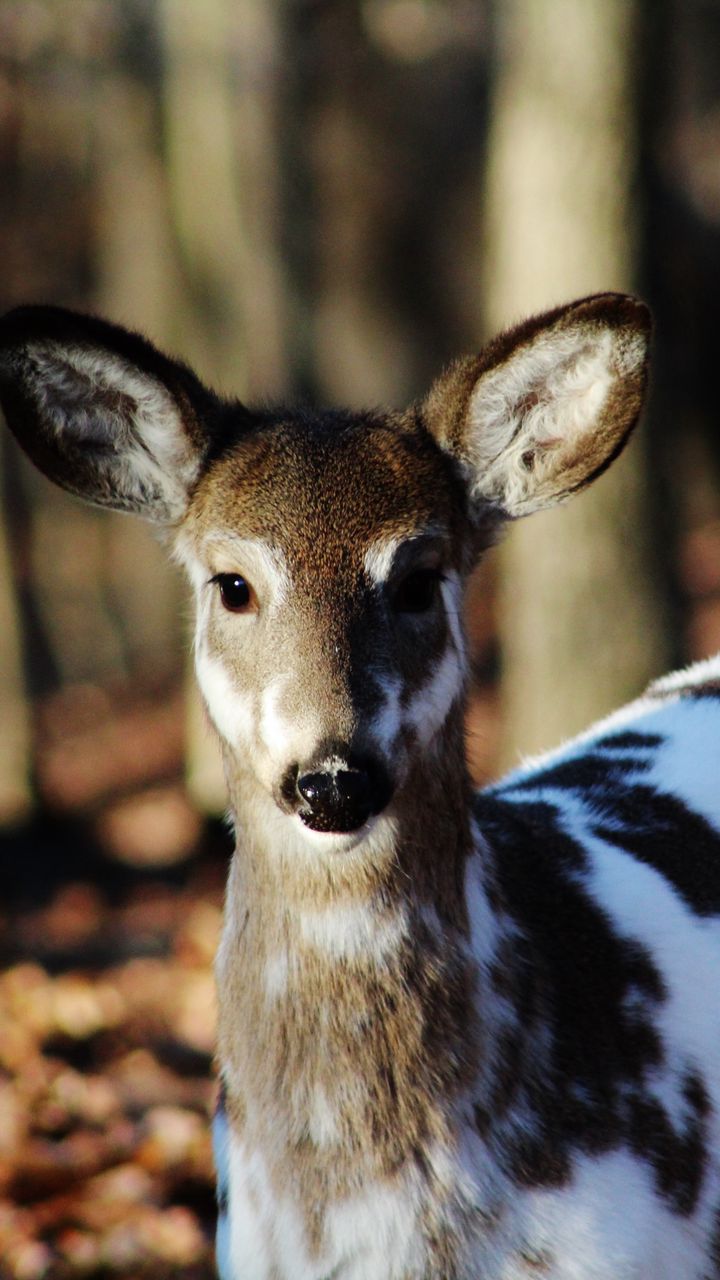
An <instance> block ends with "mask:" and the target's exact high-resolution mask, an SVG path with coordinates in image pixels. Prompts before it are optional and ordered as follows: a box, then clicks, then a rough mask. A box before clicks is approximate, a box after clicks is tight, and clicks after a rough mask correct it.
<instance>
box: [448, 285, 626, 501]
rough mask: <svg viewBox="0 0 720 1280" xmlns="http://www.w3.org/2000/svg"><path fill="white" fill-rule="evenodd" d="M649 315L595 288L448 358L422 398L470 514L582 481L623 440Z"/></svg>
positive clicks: (545, 496) (558, 496) (547, 497)
mask: <svg viewBox="0 0 720 1280" xmlns="http://www.w3.org/2000/svg"><path fill="white" fill-rule="evenodd" d="M650 329H651V320H650V312H649V311H648V308H647V307H646V306H645V305H644V303H642V302H639V301H638V300H637V299H635V298H630V297H627V296H626V295H625V294H614V293H607V294H598V295H596V296H594V297H591V298H584V299H582V300H581V301H579V302H574V303H570V304H569V305H568V306H565V307H560V308H558V309H557V310H555V311H550V312H547V313H546V314H544V315H541V316H536V317H535V318H534V319H532V320H528V321H526V323H525V324H522V325H519V326H518V327H517V328H515V329H512V330H510V331H509V332H508V333H505V334H502V335H501V336H500V337H499V338H496V339H495V341H494V342H492V343H490V345H489V346H488V347H486V348H485V350H484V351H482V352H481V353H480V355H479V356H476V357H469V358H466V359H463V360H459V361H458V362H457V363H456V364H455V365H453V366H452V367H451V368H450V369H449V370H448V371H447V373H445V374H444V375H443V376H442V377H441V378H439V379H438V381H437V382H436V383H435V385H434V387H433V388H432V390H431V391H430V394H429V396H428V398H427V400H426V402H425V405H424V414H425V419H426V422H427V423H428V425H429V427H430V430H431V431H432V432H433V434H434V435H435V437H436V439H437V441H438V443H439V444H440V445H441V447H442V448H444V449H445V450H447V451H448V452H450V453H452V454H453V455H454V457H455V458H456V459H457V461H458V462H459V463H460V466H461V468H462V470H463V472H464V474H465V476H466V479H467V483H468V487H469V491H470V497H471V503H472V506H473V509H474V511H475V514H476V516H477V518H482V517H483V516H487V515H489V514H492V513H493V512H494V513H495V514H496V515H497V516H498V517H499V518H505V519H511V520H512V519H516V518H517V517H519V516H524V515H529V514H530V513H531V512H533V511H538V510H540V509H541V508H542V507H549V506H552V505H554V504H555V503H558V502H562V501H564V500H565V499H566V498H568V497H570V495H571V494H573V493H576V492H577V491H578V490H579V489H583V488H584V487H585V486H586V485H588V484H590V482H591V481H592V480H594V479H595V477H596V476H598V475H600V473H601V472H602V471H604V470H605V468H606V467H607V466H609V465H610V463H611V462H612V461H613V459H614V458H615V457H616V456H617V455H618V453H619V452H620V450H621V449H622V448H623V445H624V444H625V442H626V440H627V438H628V436H629V435H630V432H631V431H632V429H633V427H634V426H635V423H636V422H637V420H638V417H639V414H640V410H641V408H642V403H643V397H644V393H645V385H646V381H647V359H648V345H649V339H650Z"/></svg>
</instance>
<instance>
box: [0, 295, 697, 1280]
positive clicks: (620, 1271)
mask: <svg viewBox="0 0 720 1280" xmlns="http://www.w3.org/2000/svg"><path fill="white" fill-rule="evenodd" d="M648 326H649V322H648V316H647V313H646V311H645V309H644V308H643V307H642V305H641V304H639V303H637V302H635V301H634V300H632V299H628V298H623V297H619V296H617V295H604V296H600V297H597V298H591V299H584V300H581V301H580V302H578V303H574V304H571V305H570V306H567V307H562V308H558V309H557V310H555V311H553V312H550V313H548V314H547V315H545V316H541V317H536V318H534V319H532V320H529V321H527V322H525V323H524V324H523V325H520V326H518V327H517V328H516V329H514V330H512V331H510V332H508V333H507V334H504V335H501V336H500V337H499V338H497V339H496V340H495V341H494V342H492V343H491V344H489V346H488V347H487V348H486V349H485V350H484V351H482V352H481V353H479V355H477V356H472V357H466V358H464V359H462V360H460V361H458V362H457V363H456V364H455V365H453V366H451V368H450V369H449V370H448V371H447V372H446V373H445V374H443V375H442V376H441V377H440V378H439V379H438V381H437V382H436V383H435V385H434V387H433V388H432V389H431V391H430V393H429V395H428V396H427V397H426V398H425V400H423V401H422V402H421V403H419V404H417V405H415V406H413V407H412V408H411V409H409V410H407V411H405V412H402V413H400V412H384V411H379V410H377V411H374V412H372V413H362V414H350V413H342V412H339V411H332V412H327V413H310V412H306V411H302V410H288V409H278V410H263V411H258V412H253V411H250V410H248V409H246V408H244V406H241V405H238V404H232V403H225V402H222V401H220V400H219V399H217V398H216V397H213V396H212V394H211V393H210V392H208V391H207V390H206V389H205V388H203V387H202V386H201V384H200V383H199V382H198V381H197V379H196V378H195V377H194V375H193V374H191V373H190V371H189V370H187V369H185V367H184V366H181V365H179V364H177V362H174V361H170V360H168V359H167V358H166V357H163V356H161V355H159V354H158V353H157V352H156V351H155V350H154V348H152V347H151V346H150V344H148V343H146V342H145V341H144V340H143V339H141V338H139V337H138V336H137V335H131V334H128V333H126V332H125V331H123V330H120V329H117V328H115V327H113V326H109V325H106V324H104V323H102V322H99V321H96V320H92V319H88V318H83V317H77V316H71V315H70V313H67V312H62V311H59V310H56V309H52V308H49V309H46V308H39V309H32V308H30V309H24V310H23V311H21V312H17V313H12V314H11V315H10V316H9V317H7V318H6V319H5V320H4V321H2V322H0V397H2V402H3V406H4V408H5V412H6V416H7V418H8V422H9V425H10V427H11V428H12V430H13V431H14V432H15V433H16V435H17V436H18V439H19V440H20V441H21V443H22V444H23V446H24V447H25V448H26V449H27V451H28V453H29V454H30V456H31V457H33V458H34V459H35V461H36V462H37V464H38V465H39V466H40V467H41V468H42V469H43V470H44V471H45V472H46V474H48V475H49V476H50V477H51V478H52V479H55V480H56V481H57V482H58V483H60V484H63V485H65V486H66V487H68V488H71V489H73V491H75V492H79V493H81V494H83V495H84V496H85V497H87V498H88V499H89V500H90V501H95V502H98V503H101V504H103V505H107V506H111V507H119V508H123V509H128V508H129V509H134V510H137V511H139V512H141V513H144V514H146V515H148V516H149V517H150V518H152V519H155V520H160V521H162V522H164V523H165V525H166V528H167V538H168V541H169V543H170V545H171V548H172V550H173V553H174V554H175V556H176V558H177V559H178V560H179V561H180V562H181V563H182V564H183V565H184V566H185V568H186V570H187V572H188V576H189V578H190V581H191V584H192V589H193V591H194V594H195V599H196V616H197V622H196V631H195V660H196V666H197V673H198V680H199V684H200V687H201V690H202V693H203V697H204V699H205V702H206V704H207V708H208V713H209V716H210V718H211V720H212V722H213V723H214V725H215V727H216V729H217V732H218V735H219V738H220V741H221V745H222V750H223V757H224V761H225V769H226V774H227V781H228V791H229V798H230V806H231V813H232V816H233V820H234V824H235V829H236V837H237V848H236V852H235V855H234V857H233V860H232V864H231V868H230V873H229V877H228V887H227V896H226V911H225V924H224V929H223V935H222V940H221V944H220V948H219V952H218V956H217V965H216V971H217V980H218V994H219V1010H220V1017H219V1037H218V1062H219V1067H220V1076H221V1084H222V1090H221V1097H220V1101H219V1106H218V1113H217V1118H216V1122H215V1149H216V1160H217V1167H218V1188H219V1229H218V1262H219V1266H220V1271H221V1275H222V1277H223V1280H480V1278H481V1277H482V1280H527V1278H529V1277H536V1278H537V1277H551V1278H552V1280H601V1278H602V1280H609V1278H610V1277H612V1278H613V1280H650V1278H652V1280H718V1278H719V1277H720V1171H719V1161H718V1152H719V1150H720V1132H718V1115H719V1114H720V1013H719V1012H718V1001H717V994H716V992H717V975H718V970H719V967H720V965H719V962H720V954H719V949H720V874H719V871H718V866H719V862H720V787H718V762H719V761H720V661H713V662H710V663H706V664H702V665H701V666H700V667H699V668H696V669H691V670H690V671H687V672H683V673H679V674H678V675H677V676H674V677H671V678H669V679H666V680H665V681H663V682H659V683H658V684H657V685H655V686H653V687H652V688H651V689H650V690H648V692H647V693H646V695H644V697H643V698H641V699H640V700H639V701H638V702H637V703H635V704H632V705H631V706H630V707H628V708H626V709H624V710H623V711H622V712H618V713H616V714H615V715H614V716H612V717H610V718H608V719H607V720H605V721H603V722H602V723H601V724H599V725H597V726H595V728H594V729H592V730H590V731H588V733H587V734H585V735H582V736H581V737H580V738H578V739H576V740H575V741H573V742H571V743H569V744H566V745H565V746H563V747H561V748H560V749H558V750H557V751H554V752H552V753H550V754H549V755H547V756H545V757H543V758H542V759H540V760H537V761H534V762H531V763H529V764H528V765H527V766H525V767H523V768H522V769H520V770H518V771H517V772H516V773H514V774H513V775H512V776H511V777H510V778H508V779H507V780H506V781H505V782H504V783H502V784H500V785H498V786H496V787H494V788H491V789H490V790H488V791H486V792H481V793H479V794H473V791H472V788H471V786H470V783H469V779H468V775H467V770H466V766H465V757H464V740H463V725H464V702H465V693H466V688H467V681H468V659H467V653H466V642H465V637H464V632H463V627H462V609H463V599H464V589H465V584H466V581H467V577H468V574H469V572H470V571H471V569H472V567H473V565H474V563H475V561H476V559H477V557H478V555H479V554H480V553H481V552H482V551H483V550H484V549H485V547H487V545H488V544H489V543H490V542H491V541H492V540H493V538H494V537H495V535H496V533H497V530H498V527H499V525H500V523H501V522H502V521H503V520H504V519H508V518H510V519H512V518H515V517H517V516H520V515H523V514H525V513H527V512H530V511H533V510H535V509H537V508H540V507H543V506H547V505H550V504H552V503H554V502H558V501H561V500H563V499H564V498H567V497H568V496H570V494H572V493H574V492H575V491H576V490H578V489H581V488H582V487H584V486H585V485H586V484H588V483H590V482H591V481H592V480H593V478H594V477H595V476H596V475H597V474H599V473H600V472H601V471H602V470H603V469H604V468H605V467H606V466H607V465H609V463H610V462H611V461H612V459H613V457H614V456H615V455H616V454H617V453H618V452H619V450H620V449H621V447H622V445H623V443H624V441H625V439H626V438H627V436H628V434H629V433H630V431H631V430H632V427H633V425H634V423H635V421H636V419H637V416H638V413H639V410H640V405H641V402H642V395H643V389H644V384H645V361H646V349H647V340H648ZM227 574H231V575H240V576H242V577H243V578H244V579H245V580H246V583H248V584H249V588H250V589H249V590H248V592H247V595H246V597H245V598H242V599H241V600H240V602H239V604H237V605H234V604H233V602H232V601H230V602H228V600H227V598H226V596H225V595H224V591H223V589H222V581H223V577H222V576H223V575H227ZM413 575H415V578H413ZM408 584H409V587H408ZM230 606H232V607H230ZM588 679H592V672H591V670H589V671H588ZM353 770H354V771H355V774H356V775H362V776H365V777H366V780H367V782H368V785H370V783H372V785H373V786H374V787H375V788H376V790H375V791H374V792H373V795H374V796H375V798H376V800H377V797H378V796H380V797H381V800H377V803H375V804H374V806H373V804H370V803H369V804H368V805H366V806H365V808H363V809H362V810H360V811H359V812H360V816H359V817H356V818H354V819H352V820H348V821H346V822H345V825H342V822H341V819H340V817H339V816H338V817H337V829H335V827H334V826H333V823H332V820H330V821H329V822H324V823H318V822H315V821H314V818H315V817H316V815H314V814H313V811H312V809H311V810H309V811H308V809H307V808H306V807H305V801H306V800H307V797H306V796H304V794H303V792H302V790H301V787H300V786H299V783H298V779H299V778H302V777H304V776H306V775H309V776H310V777H311V778H313V777H317V776H318V774H320V775H321V776H322V778H324V779H325V781H326V782H327V781H328V780H329V779H331V780H332V781H333V785H335V783H336V781H337V779H338V778H339V777H341V776H342V775H343V774H345V775H348V774H350V773H351V771H353ZM338 812H339V811H338ZM342 821H345V819H344V818H343V819H342Z"/></svg>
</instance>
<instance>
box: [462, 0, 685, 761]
mask: <svg viewBox="0 0 720 1280" xmlns="http://www.w3.org/2000/svg"><path fill="white" fill-rule="evenodd" d="M637 22H638V5H637V3H628V0H583V3H582V4H577V2H576V0H542V3H539V2H538V0H507V2H506V3H505V4H504V5H502V6H500V10H499V24H500V25H499V31H498V38H499V61H498V77H497V83H496V89H495V110H494V113H493V126H492V131H491V138H490V151H489V154H490V161H489V172H488V186H487V192H488V196H487V200H488V207H487V211H486V214H487V224H486V225H487V246H486V262H487V264H488V265H487V279H486V292H485V297H486V320H487V327H488V329H489V330H495V329H497V328H499V327H502V326H503V325H506V324H508V323H509V322H511V321H512V320H515V319H517V318H519V317H520V316H522V315H523V314H527V313H529V312H532V311H537V310H543V309H545V308H547V307H550V306H552V305H554V304H555V303H556V302H560V301H563V300H566V299H571V298H573V297H579V296H581V295H583V294H587V293H592V292H602V291H605V290H610V289H619V290H628V289H629V290H632V288H633V285H634V280H635V277H634V263H635V259H636V252H637V240H638V234H639V229H638V225H637V215H636V210H635V208H634V205H633V200H632V183H633V178H634V169H635V163H636V150H637V137H636V124H635V118H634V110H635V103H634V94H633V79H634V74H635V65H634V59H635V57H636V51H637V43H638V42H637ZM645 448H646V443H645V440H644V439H640V440H636V441H635V442H634V443H633V444H632V445H631V446H630V448H629V449H628V451H627V453H626V455H625V456H624V457H623V458H622V459H621V460H620V462H619V463H617V464H616V465H615V466H614V467H613V468H612V470H611V472H610V473H609V474H608V475H607V476H605V477H603V478H601V479H600V480H599V481H598V483H597V485H596V486H595V487H593V489H592V490H590V491H589V492H588V493H587V494H584V495H582V496H580V497H578V498H577V499H576V500H575V501H574V502H573V504H572V505H571V506H570V507H569V508H568V509H567V510H562V511H559V512H549V513H543V514H542V515H539V516H536V517H533V519H532V520H531V521H530V522H529V523H528V524H527V525H526V524H524V523H521V524H518V525H517V526H515V527H513V528H512V530H511V531H510V533H509V535H508V537H507V540H506V542H505V544H504V546H503V548H502V551H501V567H502V581H503V584H504V585H503V587H502V588H501V604H500V618H501V623H500V626H501V643H502V654H503V673H504V687H503V700H504V745H503V756H504V763H514V762H515V761H516V760H517V754H518V752H519V751H521V752H522V753H523V754H525V753H528V752H530V753H532V752H536V751H538V750H542V749H544V748H546V747H550V746H552V745H553V744H554V743H556V742H557V741H558V740H559V739H561V738H563V737H564V736H567V735H568V734H571V733H573V732H575V731H576V730H578V729H580V728H581V727H582V726H584V725H586V724H587V723H588V722H590V721H592V720H593V719H594V718H596V717H598V716H600V715H602V714H604V713H605V712H607V711H608V710H610V709H611V708H612V707H613V706H615V705H617V704H618V703H620V702H622V701H623V700H625V699H627V698H629V697H631V696H633V695H634V694H636V693H638V692H639V691H640V690H641V689H642V688H643V686H644V685H645V683H646V682H647V680H648V679H649V678H650V677H652V676H653V675H655V674H656V673H658V672H659V671H660V670H662V669H663V667H664V666H665V664H666V660H667V657H668V654H669V653H670V651H671V645H670V637H669V634H668V632H669V628H668V625H667V613H666V608H665V601H664V595H663V590H662V584H661V581H660V575H659V574H658V572H657V567H656V564H655V562H654V559H653V555H652V552H651V542H652V537H651V533H650V506H649V501H648V480H647V470H646V466H645Z"/></svg>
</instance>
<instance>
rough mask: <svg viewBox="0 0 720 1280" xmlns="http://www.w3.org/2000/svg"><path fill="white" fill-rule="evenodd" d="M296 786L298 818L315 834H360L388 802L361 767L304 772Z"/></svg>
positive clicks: (375, 782) (373, 779)
mask: <svg viewBox="0 0 720 1280" xmlns="http://www.w3.org/2000/svg"><path fill="white" fill-rule="evenodd" d="M296 785H297V791H298V795H299V796H300V798H301V800H302V804H301V806H300V808H299V809H298V813H299V816H300V818H301V819H302V821H303V822H304V823H305V826H306V827H310V828H311V830H312V831H334V832H337V833H338V834H339V833H342V832H348V831H357V829H358V827H361V826H362V825H363V823H365V822H367V820H368V818H369V817H370V816H371V814H375V813H379V812H380V810H381V809H382V808H384V805H385V802H386V801H385V799H384V798H383V794H382V788H381V787H380V786H379V785H378V781H377V779H375V778H373V777H372V776H371V774H370V773H369V772H368V771H367V770H366V769H361V768H357V769H355V768H348V769H333V770H332V771H331V770H327V771H321V772H317V773H305V774H303V775H302V777H299V778H298V780H297V784H296Z"/></svg>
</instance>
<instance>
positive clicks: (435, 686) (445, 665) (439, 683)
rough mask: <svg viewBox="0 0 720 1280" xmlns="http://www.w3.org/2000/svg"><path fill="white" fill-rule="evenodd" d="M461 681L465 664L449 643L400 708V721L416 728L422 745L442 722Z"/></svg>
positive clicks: (426, 743) (457, 692) (454, 699)
mask: <svg viewBox="0 0 720 1280" xmlns="http://www.w3.org/2000/svg"><path fill="white" fill-rule="evenodd" d="M464 683H465V665H464V663H463V661H462V659H461V658H460V656H459V655H458V652H457V650H456V648H455V646H454V644H449V645H448V647H447V648H446V650H445V652H444V654H443V656H442V658H441V659H440V662H439V663H438V665H437V667H436V668H435V671H434V672H433V674H432V676H431V677H430V679H429V680H428V682H427V684H425V685H423V686H422V688H420V689H418V691H417V693H415V694H414V695H413V697H412V698H411V699H410V701H409V702H408V704H407V706H406V707H405V708H404V709H403V713H402V718H403V725H405V726H406V727H408V728H412V729H414V730H415V733H416V734H417V738H418V742H419V743H420V744H421V746H423V747H425V746H427V745H428V743H430V742H431V741H432V739H433V738H434V737H435V735H436V733H437V732H438V730H439V729H440V728H441V727H442V725H444V723H445V721H446V720H447V717H448V714H449V712H450V708H451V707H452V706H453V704H454V703H455V702H456V701H457V699H458V698H459V697H460V695H461V694H462V692H463V688H464Z"/></svg>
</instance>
